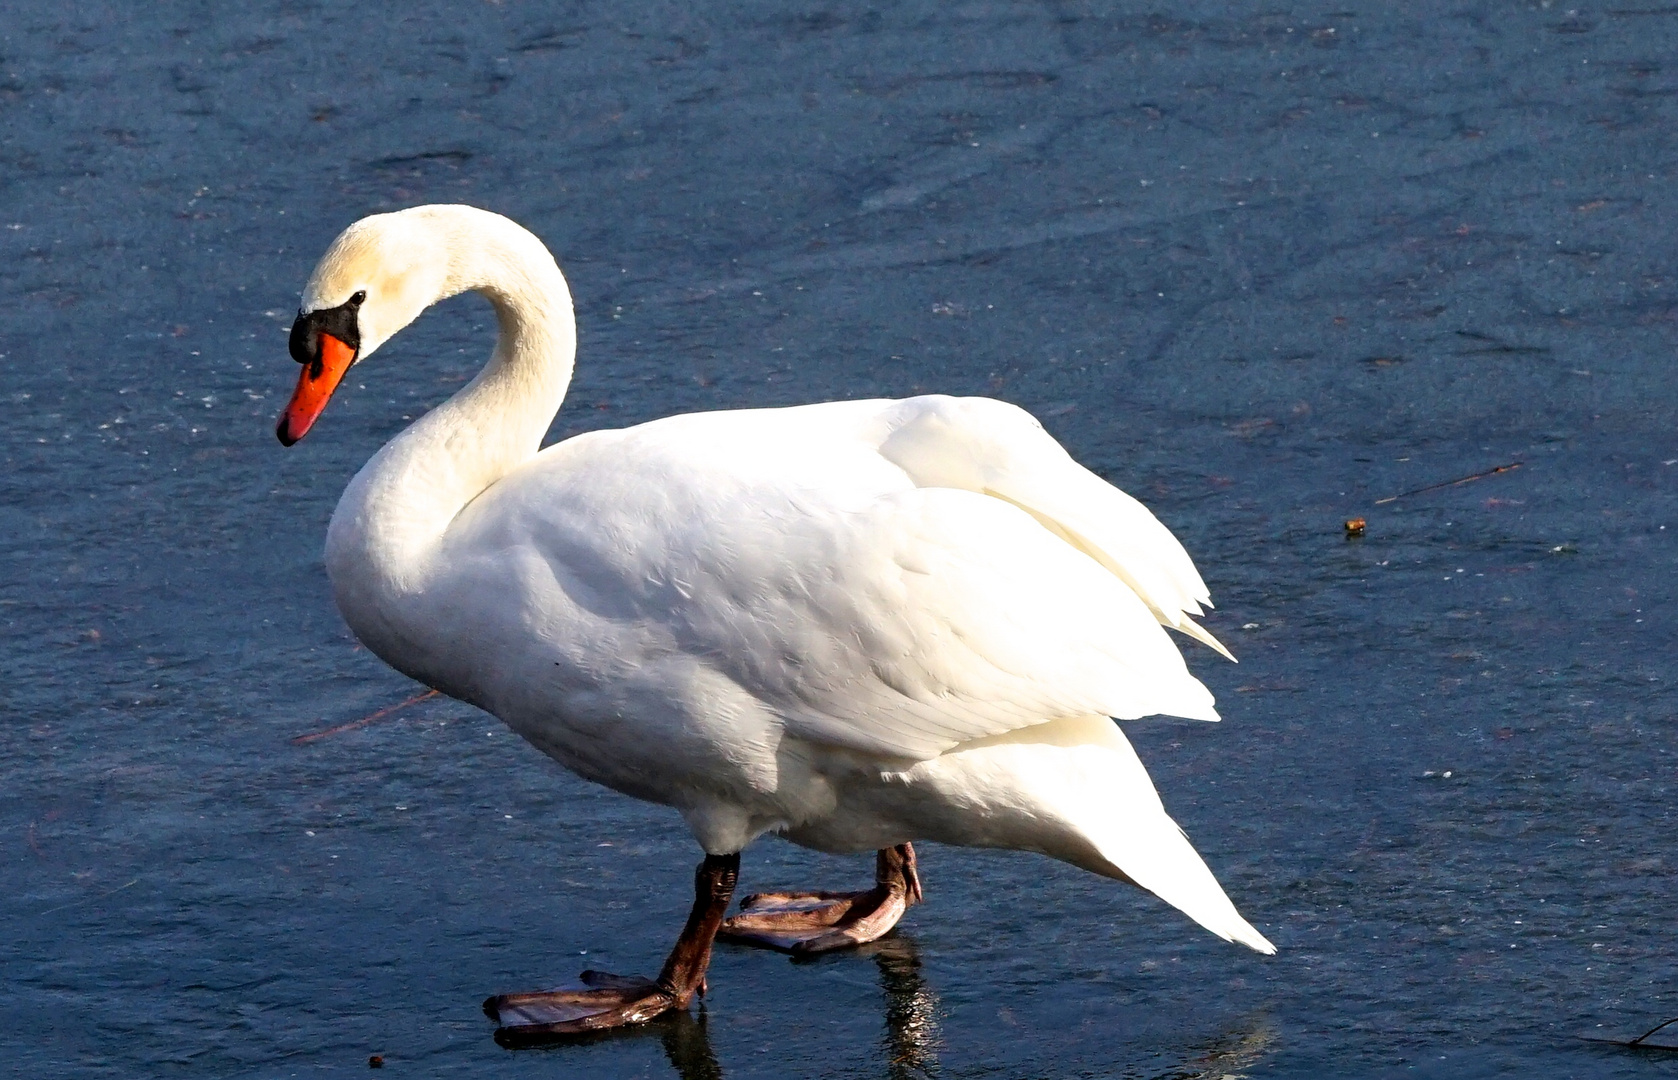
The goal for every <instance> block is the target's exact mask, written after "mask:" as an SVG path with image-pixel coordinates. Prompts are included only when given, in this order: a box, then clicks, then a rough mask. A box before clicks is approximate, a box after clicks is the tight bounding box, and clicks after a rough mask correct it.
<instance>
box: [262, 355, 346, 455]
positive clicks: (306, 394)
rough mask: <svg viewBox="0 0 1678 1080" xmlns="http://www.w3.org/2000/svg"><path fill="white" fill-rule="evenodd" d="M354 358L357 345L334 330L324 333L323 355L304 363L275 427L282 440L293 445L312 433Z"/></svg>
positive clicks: (288, 444) (287, 444)
mask: <svg viewBox="0 0 1678 1080" xmlns="http://www.w3.org/2000/svg"><path fill="white" fill-rule="evenodd" d="M354 362H355V350H354V349H352V348H350V347H349V346H348V345H346V344H344V343H343V342H342V341H339V340H338V339H337V338H335V337H333V336H332V335H331V334H328V333H325V332H322V333H321V335H320V355H319V356H317V357H316V358H315V359H314V360H313V361H312V362H311V363H307V364H304V365H303V373H302V374H301V375H299V376H298V377H297V389H296V390H295V391H293V392H292V395H291V402H290V404H288V405H286V407H285V411H284V412H282V413H280V422H279V424H278V425H276V426H275V428H274V434H275V435H278V436H279V438H280V442H281V443H283V444H284V445H286V446H290V445H291V444H292V443H294V442H296V441H297V440H298V439H301V438H302V437H303V436H305V435H307V434H308V433H309V429H310V428H311V427H313V426H314V423H315V421H316V420H318V419H319V418H320V414H321V413H322V412H323V411H324V410H325V409H326V403H327V402H328V401H330V400H332V391H334V390H336V389H338V383H339V382H340V381H341V380H342V379H343V377H344V372H346V371H348V370H349V369H350V365H351V364H353V363H354Z"/></svg>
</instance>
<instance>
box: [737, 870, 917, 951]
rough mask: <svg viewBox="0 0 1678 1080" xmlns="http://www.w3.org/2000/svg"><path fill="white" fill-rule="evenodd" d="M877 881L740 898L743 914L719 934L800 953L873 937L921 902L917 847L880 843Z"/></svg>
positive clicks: (747, 943) (844, 944) (867, 939)
mask: <svg viewBox="0 0 1678 1080" xmlns="http://www.w3.org/2000/svg"><path fill="white" fill-rule="evenodd" d="M874 881H875V885H874V887H873V888H872V889H869V890H868V891H866V892H850V893H841V892H802V893H754V894H753V895H751V896H748V897H746V898H745V899H744V900H742V901H740V914H738V915H736V916H734V918H732V919H729V920H728V921H727V922H725V923H723V924H722V929H721V930H720V931H719V932H718V935H717V936H718V937H721V938H722V939H723V940H725V941H735V942H739V943H741V944H743V945H757V946H760V947H762V948H766V949H778V950H780V951H782V952H790V953H795V954H799V955H806V954H809V953H819V952H827V951H829V950H831V949H847V948H851V947H852V946H855V945H861V944H864V943H865V942H869V941H873V940H875V939H876V938H880V937H884V936H885V935H886V934H887V933H888V932H889V931H890V930H891V928H892V927H894V926H896V925H897V920H899V919H901V918H902V917H903V913H904V912H905V911H906V910H908V909H909V908H910V907H911V906H913V905H915V904H918V903H920V902H921V879H920V874H919V872H918V871H917V870H916V868H915V849H914V848H913V847H911V846H910V845H908V844H899V845H897V846H896V847H890V848H882V849H881V851H880V853H879V856H878V857H877V858H876V859H875V861H874Z"/></svg>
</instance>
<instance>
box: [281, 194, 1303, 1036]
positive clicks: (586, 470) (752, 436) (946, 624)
mask: <svg viewBox="0 0 1678 1080" xmlns="http://www.w3.org/2000/svg"><path fill="white" fill-rule="evenodd" d="M470 289H475V290H477V291H479V292H482V293H483V294H484V295H485V296H487V297H488V298H489V301H490V303H491V304H493V305H494V308H495V312H496V316H497V318H498V321H499V324H500V337H499V340H498V341H497V344H496V347H495V352H494V354H493V356H492V357H491V358H490V361H489V364H488V365H487V366H486V367H485V368H484V370H483V371H482V373H480V374H479V375H478V376H477V378H475V379H474V380H473V381H472V382H471V383H470V384H468V385H467V386H466V387H465V388H464V389H462V390H461V391H460V392H459V393H457V394H456V395H455V396H454V397H453V398H451V399H450V400H449V401H448V402H446V403H445V404H443V405H442V406H440V407H438V408H437V409H435V410H433V411H432V412H430V413H428V414H426V415H425V416H424V417H422V418H421V419H419V420H418V421H416V422H415V423H414V424H413V425H412V426H410V427H409V428H408V429H407V430H406V431H404V432H403V433H402V434H401V435H399V436H397V437H396V438H395V439H393V440H392V441H391V442H390V443H389V444H388V445H387V446H385V447H384V448H383V449H382V450H380V451H379V452H378V453H377V454H376V455H374V457H373V459H372V460H371V461H369V462H368V463H367V465H366V466H365V467H364V468H363V469H362V470H361V472H360V473H358V474H357V475H356V477H355V479H354V480H353V481H352V482H351V483H350V485H349V488H348V489H347V490H346V491H345V492H344V496H343V498H342V500H341V501H340V502H339V503H338V509H337V511H336V512H335V513H334V514H333V517H332V524H331V527H330V530H329V531H328V534H327V544H326V562H327V568H328V570H329V571H330V574H331V578H332V585H333V590H334V593H335V595H336V597H337V601H338V605H339V607H340V609H341V610H342V611H343V614H344V618H345V619H346V620H347V621H348V622H349V625H350V627H351V628H352V629H353V630H354V631H355V633H356V635H357V636H358V637H359V638H360V639H361V640H362V641H363V642H364V643H365V644H366V645H367V647H368V648H369V649H371V650H372V651H373V652H375V653H377V654H378V655H379V656H380V657H382V658H383V659H384V660H385V661H386V662H388V663H389V664H391V665H392V666H393V667H395V668H397V669H398V670H400V671H403V672H405V673H406V674H408V675H410V676H412V677H413V678H415V679H418V680H420V681H421V682H424V683H426V684H428V685H430V686H433V687H436V688H438V689H440V690H442V691H443V692H445V693H447V694H450V695H452V696H453V697H456V698H459V699H461V700H463V701H468V702H471V703H472V704H474V705H477V706H478V707H480V708H483V709H485V710H487V711H489V712H491V713H493V714H495V715H496V716H498V717H500V718H501V719H502V720H503V721H505V722H506V723H507V725H508V726H509V727H511V728H512V729H513V730H514V731H516V732H518V733H519V734H520V735H522V736H524V737H525V738H526V739H528V740H530V741H531V742H532V743H534V744H535V745H536V746H537V747H539V748H540V749H541V750H542V751H543V752H545V753H547V754H549V755H550V756H552V757H553V758H555V759H557V760H558V761H559V762H561V763H562V764H564V765H565V766H566V767H568V768H570V769H572V770H573V771H575V772H576V773H578V774H579V775H581V776H583V777H586V778H587V779H590V780H593V781H596V782H598V783H601V784H604V785H606V786H608V787H611V788H614V789H616V790H618V791H621V792H624V793H626V794H629V795H633V796H636V797H637V798H641V799H647V800H650V801H653V802H657V803H663V804H666V805H669V806H673V807H675V808H676V809H678V810H679V811H680V812H681V813H682V815H683V816H684V817H685V819H686V820H687V823H688V825H689V826H690V827H691V828H692V830H693V834H694V836H695V837H696V838H697V839H698V841H699V844H700V846H701V847H702V848H703V849H704V851H705V853H706V855H705V861H704V862H703V863H702V864H701V866H700V869H699V874H698V878H697V880H696V898H695V903H694V911H693V915H692V917H691V918H690V919H689V921H688V925H687V927H686V929H685V930H684V931H683V934H682V936H681V939H680V941H679V942H678V944H677V946H676V949H675V951H674V952H672V954H671V957H670V960H669V962H668V963H667V964H666V965H665V970H664V971H663V973H662V974H661V975H660V977H659V979H657V980H653V981H648V980H641V979H627V978H622V977H618V976H607V975H603V974H600V973H592V972H591V973H585V982H586V983H587V984H588V987H589V988H588V989H579V990H571V991H558V992H550V993H546V994H532V995H503V996H501V997H498V998H493V999H491V1001H490V1002H488V1003H486V1007H488V1008H489V1009H490V1011H491V1012H492V1014H496V1015H498V1016H499V1018H500V1019H501V1021H502V1022H503V1023H504V1024H506V1025H507V1026H506V1027H504V1028H503V1029H502V1032H501V1034H502V1035H503V1036H504V1037H505V1038H522V1037H529V1036H539V1035H555V1034H565V1033H569V1032H575V1031H582V1030H590V1029H594V1028H599V1027H608V1026H613V1025H616V1024H622V1023H631V1022H635V1021H638V1020H643V1019H646V1018H647V1017H649V1016H652V1015H656V1014H657V1013H659V1012H662V1011H664V1010H666V1009H669V1008H672V1007H683V1006H685V1005H686V1004H687V1003H688V1001H689V1000H690V999H691V997H692V996H693V994H694V993H695V992H696V991H700V990H702V988H703V983H704V972H705V965H706V963H707V961H708V958H709V955H710V948H711V939H712V938H713V937H714V936H715V935H716V934H717V932H718V930H719V927H720V928H721V930H722V932H723V933H724V934H727V935H729V936H733V937H736V938H739V939H742V940H747V941H752V942H756V943H758V944H766V945H771V946H776V947H781V948H788V949H793V950H819V949H824V948H831V947H835V946H840V945H850V944H855V943H857V942H859V941H865V940H869V939H871V938H873V937H877V936H879V935H880V934H882V933H884V932H886V931H887V930H889V929H890V928H891V926H892V925H893V924H894V923H895V922H896V921H897V918H898V916H900V915H901V914H902V912H903V909H904V908H905V907H906V906H907V905H909V904H911V903H914V902H915V901H917V900H918V899H919V898H920V887H919V877H918V874H917V872H916V868H915V863H914V851H913V848H911V847H910V846H909V842H910V841H912V840H917V839H928V840H935V841H939V842H942V843H946V844H961V845H970V846H980V847H1004V848H1017V849H1021V850H1028V851H1037V852H1042V853H1043V854H1046V855H1050V856H1052V857H1054V858H1057V859H1061V860H1064V861H1066V862H1069V863H1072V864H1073V865H1075V866H1081V867H1083V868H1084V869H1086V870H1091V871H1094V872H1095V873H1097V874H1102V875H1105V876H1107V877H1111V878H1117V879H1121V880H1127V881H1131V882H1134V883H1136V884H1137V885H1140V886H1142V887H1143V888H1145V889H1148V890H1150V891H1152V892H1154V893H1156V894H1157V895H1159V896H1160V897H1162V898H1163V899H1165V900H1166V901H1167V902H1168V903H1171V904H1173V905H1175V906H1176V907H1178V908H1180V909H1181V910H1182V911H1184V912H1185V913H1187V914H1188V915H1189V917H1190V918H1192V919H1194V920H1195V921H1196V922H1199V923H1200V924H1201V925H1202V926H1204V927H1206V928H1207V929H1208V930H1210V931H1212V932H1213V933H1214V934H1217V935H1218V936H1219V937H1222V938H1224V939H1226V940H1231V939H1232V940H1235V941H1239V942H1241V943H1243V944H1245V945H1248V946H1250V947H1251V948H1253V949H1256V950H1258V951H1260V952H1265V953H1269V952H1273V951H1274V948H1273V946H1272V945H1271V944H1270V942H1268V941H1266V940H1265V938H1264V936H1263V935H1261V934H1260V933H1259V932H1258V931H1257V930H1256V929H1254V928H1253V927H1252V926H1251V925H1249V924H1248V923H1247V921H1246V920H1244V919H1243V918H1242V917H1241V916H1240V915H1239V914H1238V913H1237V912H1236V910H1235V908H1234V907H1233V906H1232V905H1231V904H1230V902H1229V900H1228V898H1227V897H1225V895H1224V893H1223V890H1222V889H1221V888H1219V886H1218V883H1217V881H1216V880H1214V878H1213V877H1212V874H1211V872H1210V871H1209V870H1208V869H1207V868H1206V865H1205V864H1204V863H1203V862H1202V861H1201V859H1200V857H1199V856H1198V855H1197V854H1196V853H1195V851H1194V849H1193V848H1192V847H1191V846H1190V845H1189V843H1188V840H1187V839H1186V838H1185V837H1184V836H1183V833H1182V831H1181V830H1180V829H1179V828H1178V827H1177V825H1176V824H1175V823H1174V822H1173V821H1172V820H1171V818H1170V817H1168V816H1167V815H1166V813H1165V810H1164V808H1163V807H1162V806H1161V805H1160V800H1159V796H1158V795H1157V794H1156V793H1155V791H1154V787H1153V784H1152V783H1151V782H1150V781H1149V779H1148V775H1147V773H1146V772H1145V771H1144V769H1143V767H1142V763H1141V762H1140V761H1139V760H1138V759H1137V756H1136V754H1135V752H1134V751H1133V750H1132V749H1131V747H1130V744H1129V743H1128V742H1127V741H1126V740H1125V737H1124V735H1123V734H1122V733H1121V732H1120V730H1119V729H1118V727H1117V726H1116V725H1115V724H1114V723H1113V722H1112V721H1111V720H1110V719H1108V718H1109V717H1119V718H1133V717H1141V716H1147V715H1150V714H1155V713H1168V714H1171V715H1174V716H1184V717H1196V718H1200V719H1205V720H1215V719H1217V713H1216V712H1215V711H1214V710H1213V707H1212V695H1211V694H1210V693H1209V692H1208V691H1207V690H1206V688H1205V687H1204V686H1202V685H1201V684H1200V682H1199V681H1197V680H1196V679H1195V678H1194V677H1193V676H1191V675H1190V674H1189V672H1188V669H1187V668H1186V667H1185V666H1184V664H1183V660H1182V657H1181V656H1180V655H1179V654H1178V652H1177V649H1176V647H1175V646H1174V645H1173V644H1172V643H1171V641H1170V640H1169V639H1168V637H1167V635H1166V634H1165V632H1164V630H1163V629H1162V625H1163V626H1169V627H1172V628H1174V629H1176V630H1179V631H1181V632H1183V633H1185V634H1188V635H1189V636H1191V637H1195V638H1197V639H1199V640H1201V641H1203V642H1205V643H1207V644H1208V645H1210V646H1212V647H1213V648H1215V649H1217V650H1218V651H1220V652H1223V647H1222V646H1221V645H1219V644H1218V643H1217V642H1216V641H1214V640H1213V639H1212V637H1211V635H1210V634H1208V633H1207V632H1206V631H1205V630H1203V629H1202V628H1201V627H1200V626H1198V625H1197V624H1196V623H1194V622H1193V621H1192V620H1191V618H1190V617H1191V616H1194V615H1198V614H1200V610H1201V608H1200V605H1201V604H1203V603H1207V602H1208V596H1207V592H1206V587H1205V586H1204V585H1203V584H1202V582H1201V580H1200V577H1199V575H1198V574H1197V573H1196V572H1195V569H1194V566H1193V564H1192V563H1191V562H1190V561H1189V558H1188V556H1187V555H1186V554H1185V553H1184V551H1183V549H1182V547H1181V546H1180V545H1179V544H1178V543H1177V541H1176V539H1175V538H1174V537H1173V536H1172V535H1171V533H1170V532H1169V531H1167V530H1166V528H1165V527H1164V526H1163V525H1161V524H1160V523H1159V522H1158V521H1157V520H1156V519H1155V518H1154V517H1153V515H1151V514H1150V513H1149V512H1148V511H1147V510H1146V509H1145V508H1144V507H1143V506H1142V505H1141V504H1140V503H1138V502H1136V501H1135V500H1134V499H1132V498H1130V497H1129V496H1128V495H1126V494H1124V493H1123V492H1121V491H1119V490H1117V489H1116V488H1113V487H1111V486H1110V485H1108V484H1107V483H1105V482H1104V481H1102V480H1101V479H1100V478H1099V477H1097V476H1096V475H1095V474H1093V473H1091V472H1089V471H1088V470H1087V469H1085V468H1083V467H1082V466H1080V465H1078V464H1077V463H1076V462H1074V461H1073V460H1072V459H1071V458H1070V457H1069V456H1068V455H1067V454H1066V452H1065V451H1064V450H1063V449H1061V447H1060V446H1059V444H1057V443H1056V442H1055V441H1054V440H1053V439H1051V438H1050V437H1049V436H1048V435H1047V434H1046V433H1045V432H1044V431H1043V429H1042V426H1041V425H1039V424H1038V423H1037V421H1036V420H1034V419H1033V418H1032V417H1031V416H1030V415H1028V414H1027V413H1025V412H1023V411H1022V410H1020V409H1018V408H1015V407H1014V406H1012V405H1006V404H1003V403H1002V402H998V401H991V400H987V399H983V398H965V399H963V398H950V397H939V396H932V397H920V398H912V399H910V400H907V401H847V402H833V403H828V404H821V405H805V406H800V407H797V408H786V409H763V410H752V411H744V412H718V413H701V414H692V415H685V416H674V417H670V418H668V419H664V420H658V421H654V422H653V423H648V424H642V425H640V426H638V427H633V428H629V429H626V430H617V431H594V432H590V433H588V434H585V435H579V436H576V437H575V438H571V439H567V440H566V441H564V442H561V443H559V444H557V445H554V446H550V447H548V448H547V449H545V450H541V449H539V447H540V444H541V439H542V436H543V434H544V433H545V432H546V431H547V428H548V425H549V423H550V421H551V420H552V418H553V416H554V413H555V412H556V411H557V410H558V408H559V404H560V401H561V399H562V398H563V397H564V394H565V389H566V384H567V383H568V381H569V379H570V377H571V364H572V358H573V355H574V353H575V347H576V335H575V323H574V321H573V317H572V309H571V297H570V293H569V291H568V289H567V288H566V284H565V279H564V278H563V277H562V276H561V274H560V272H559V268H558V267H557V266H556V265H555V264H554V260H553V257H552V256H551V255H550V254H549V253H548V251H547V249H546V248H545V247H543V245H542V243H541V242H540V241H539V240H537V239H536V237H534V236H532V235H531V234H530V233H529V232H526V231H525V230H524V229H522V228H520V227H519V226H518V225H516V224H514V223H513V222H511V221H509V220H507V219H506V218H503V217H500V216H498V215H496V214H491V213H488V212H486V211H483V210H477V209H473V208H471V207H465V206H422V207H416V208H414V209H411V210H404V211H401V212H398V213H392V214H380V215H377V216H374V217H369V218H366V219H364V220H362V221H359V222H357V223H355V224H354V225H352V226H351V227H350V228H349V229H347V230H345V232H344V233H343V234H342V235H341V236H339V237H338V239H337V240H336V241H335V242H334V243H333V244H332V246H331V248H330V249H329V250H328V251H327V253H326V255H325V256H324V257H323V258H322V260H321V262H320V265H319V266H318V267H317V268H316V269H315V272H314V274H313V276H312V277H311V278H310V279H309V282H308V286H307V287H306V288H305V289H304V292H303V304H302V309H301V313H300V314H299V316H298V319H297V323H296V325H295V327H294V328H293V331H292V339H291V351H292V354H293V356H294V357H296V359H297V360H298V361H299V362H300V363H303V364H304V365H305V367H304V371H303V373H302V376H301V377H300V379H299V381H298V386H297V392H296V394H295V395H294V397H293V398H292V401H291V403H290V404H289V405H288V406H287V408H286V410H285V412H284V413H283V414H282V415H281V417H280V421H279V428H278V434H279V437H280V440H281V441H282V442H284V443H286V444H287V445H290V444H291V443H293V442H295V441H296V440H298V439H300V438H302V437H303V435H304V433H305V432H307V431H308V429H309V427H310V425H311V424H312V423H313V422H314V421H315V419H316V418H317V417H318V416H319V415H320V412H321V410H322V409H323V408H324V407H325V405H326V402H327V399H328V398H329V397H330V395H331V392H332V390H333V389H334V388H335V387H336V386H337V384H338V381H339V379H340V378H341V377H342V376H343V373H344V372H345V371H346V370H348V368H349V366H350V365H351V364H353V363H355V362H356V361H358V360H361V359H365V358H366V357H367V356H369V355H371V354H372V353H373V352H374V350H376V349H377V348H378V347H379V346H380V345H381V344H383V343H384V342H385V341H386V340H388V339H389V338H390V337H391V335H393V334H395V333H396V332H397V331H398V330H400V329H401V328H402V327H404V326H406V325H407V324H408V323H409V322H411V321H412V320H413V319H414V318H415V317H416V316H418V315H419V313H420V312H421V311H422V310H424V309H425V308H426V307H428V306H430V305H431V304H433V303H435V302H436V301H438V300H440V299H443V298H445V297H448V296H453V295H455V294H457V293H460V292H464V291H466V290H470ZM1225 655H1228V654H1227V653H1225ZM766 832H777V833H780V834H781V835H783V836H786V837H787V838H788V839H791V840H793V841H794V842H796V843H799V844H804V845H806V846H809V847H813V848H817V849H820V850H823V851H835V852H848V851H868V850H876V851H879V853H880V854H879V859H878V865H877V881H876V885H875V888H874V889H872V890H869V891H866V892H861V893H854V894H833V893H827V894H815V893H801V894H770V895H767V896H760V897H754V898H749V899H748V901H747V902H746V904H745V905H743V906H744V908H745V910H744V912H743V913H742V914H741V915H738V916H736V917H735V918H734V919H732V920H728V922H727V924H726V925H723V915H724V912H725V910H726V908H727V905H728V903H729V898H730V896H731V894H732V891H733V886H734V880H735V875H736V871H737V868H738V865H739V852H740V850H741V848H743V847H745V846H746V844H748V843H749V842H751V840H753V839H754V838H755V837H757V836H760V835H762V834H763V833H766Z"/></svg>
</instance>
